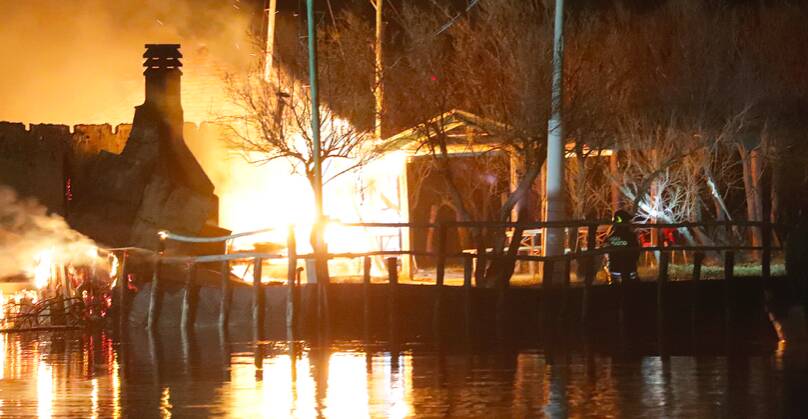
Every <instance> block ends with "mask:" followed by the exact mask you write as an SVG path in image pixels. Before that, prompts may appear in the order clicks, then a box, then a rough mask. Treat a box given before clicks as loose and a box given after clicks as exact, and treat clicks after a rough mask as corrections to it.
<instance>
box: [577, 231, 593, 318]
mask: <svg viewBox="0 0 808 419" xmlns="http://www.w3.org/2000/svg"><path fill="white" fill-rule="evenodd" d="M597 234H598V225H597V224H590V225H589V226H587V228H586V251H587V252H592V251H594V250H595V247H597ZM579 260H580V259H579ZM596 260H597V258H596V257H595V255H590V256H587V257H586V259H585V260H584V261H583V262H584V263H585V264H586V276H585V277H584V289H583V291H582V292H581V321H582V322H583V323H587V322H588V321H589V298H590V295H589V293H590V289H589V288H590V287H591V286H592V283H593V282H595V275H597V267H596V266H595V262H596Z"/></svg>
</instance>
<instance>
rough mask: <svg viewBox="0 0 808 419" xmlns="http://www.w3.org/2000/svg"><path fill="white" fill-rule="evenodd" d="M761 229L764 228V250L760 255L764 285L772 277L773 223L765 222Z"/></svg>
mask: <svg viewBox="0 0 808 419" xmlns="http://www.w3.org/2000/svg"><path fill="white" fill-rule="evenodd" d="M761 229H762V230H763V231H762V233H763V234H762V236H763V240H762V241H763V243H762V245H763V251H762V252H761V255H760V268H761V278H762V279H763V282H764V286H766V285H768V281H769V280H770V279H771V277H772V225H771V223H769V222H765V223H763V225H762V226H761Z"/></svg>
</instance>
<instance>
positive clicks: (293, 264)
mask: <svg viewBox="0 0 808 419" xmlns="http://www.w3.org/2000/svg"><path fill="white" fill-rule="evenodd" d="M343 225H344V226H348V227H355V228H365V229H373V228H405V229H436V231H437V237H438V240H437V242H438V244H437V249H436V251H434V252H416V251H413V250H412V249H402V250H392V251H385V250H379V251H369V252H361V253H329V254H327V255H326V257H327V258H328V259H336V258H361V259H362V260H363V264H362V266H363V272H362V286H363V293H362V295H363V301H364V303H363V314H364V318H365V326H366V327H367V324H368V319H369V317H370V302H369V299H370V293H369V289H370V286H371V258H372V257H376V256H383V257H386V259H385V261H386V263H385V266H386V268H387V279H388V280H387V286H388V288H389V292H388V296H389V301H388V305H389V307H390V310H389V313H390V319H389V324H390V328H391V330H394V329H395V328H396V325H397V323H398V320H397V318H396V317H397V313H398V309H397V305H398V294H399V292H398V287H399V281H398V277H399V270H398V258H400V257H413V256H429V257H433V258H435V260H436V267H435V282H434V290H435V291H434V296H435V297H434V305H433V314H434V316H433V318H434V322H435V327H436V330H437V329H439V327H440V324H439V323H440V319H441V318H442V312H443V309H444V307H443V304H444V301H443V300H444V298H443V294H444V291H443V289H444V287H445V286H446V284H445V275H446V265H447V260H448V259H452V258H454V259H462V261H463V263H462V266H463V282H462V287H463V304H464V308H463V312H464V314H465V317H466V319H465V320H466V321H465V324H466V326H465V328H466V330H467V331H470V328H471V321H470V318H471V313H472V310H473V307H472V288H474V285H473V281H472V279H473V278H476V279H477V281H475V282H477V283H479V280H480V278H481V272H480V271H481V269H479V268H478V269H476V270H475V266H477V267H485V266H486V265H487V262H490V261H493V260H497V259H507V260H509V261H510V262H514V263H515V262H517V261H527V262H540V263H542V264H543V272H544V275H543V277H544V278H545V279H551V278H552V279H551V280H542V283H541V288H542V289H545V290H553V291H559V292H561V293H562V295H563V294H564V293H565V292H566V289H567V288H568V287H569V286H570V276H571V275H570V272H571V264H572V261H577V262H578V263H579V264H582V266H583V267H584V269H583V271H584V279H583V281H582V287H583V292H582V294H581V295H582V296H581V299H582V300H581V319H582V320H583V321H584V322H586V321H587V320H588V319H589V317H590V304H589V300H590V288H591V287H592V286H593V285H594V280H595V276H596V273H597V270H598V268H597V266H596V260H597V256H600V255H603V254H605V253H609V252H615V251H622V250H627V249H622V250H621V249H620V248H609V247H604V246H600V247H599V246H598V243H597V233H598V228H599V227H601V226H609V225H611V223H610V222H608V221H591V220H581V221H565V222H542V223H527V224H516V223H500V222H447V223H439V224H413V223H355V224H343ZM632 226H633V227H635V228H637V229H656V230H657V231H660V230H661V229H676V230H678V231H691V232H692V231H694V230H695V229H706V228H717V229H724V230H725V231H726V232H730V231H732V230H736V231H737V229H739V228H759V229H761V232H762V244H761V245H760V246H748V245H745V244H743V243H740V244H732V243H729V244H710V245H692V244H688V245H672V246H659V245H657V246H650V247H641V248H639V249H634V250H640V251H641V252H657V254H658V255H659V256H658V257H659V265H658V266H659V269H658V276H657V278H656V283H657V294H656V298H657V315H658V318H659V319H661V317H662V313H663V307H664V304H665V300H666V292H665V290H666V284H667V283H668V282H669V279H670V278H669V266H670V256H671V253H672V252H675V251H692V252H695V254H694V258H693V270H692V278H691V279H692V281H693V283H694V284H698V283H699V281H701V280H702V265H703V261H704V259H705V254H707V253H708V252H715V253H717V254H720V255H721V257H722V258H723V265H724V278H723V281H724V283H725V284H726V286H725V290H726V293H725V296H726V298H730V295H731V293H730V289H731V287H732V283H733V280H734V279H735V276H734V267H735V260H736V257H735V256H736V253H737V252H741V251H754V252H759V254H760V261H761V275H762V279H763V280H764V281H767V280H769V279H770V278H771V257H772V251H775V250H782V247H775V246H773V245H772V243H773V240H772V237H773V230H774V229H775V228H778V229H781V230H782V229H785V228H786V226H782V225H776V224H771V223H766V222H747V221H732V222H711V223H677V224H633V225H632ZM449 228H466V229H477V230H478V231H483V230H484V229H490V230H494V231H498V232H501V233H502V234H504V232H505V231H506V230H508V229H513V230H514V234H513V236H514V237H519V236H521V232H522V231H524V230H527V229H550V228H558V229H574V230H575V231H576V232H578V231H580V230H581V229H585V231H586V235H585V237H586V245H585V247H584V246H580V247H579V246H576V250H575V251H571V252H567V253H565V254H562V255H549V256H540V255H531V254H518V253H514V252H513V251H507V250H504V249H503V251H496V250H495V251H487V250H486V248H485V247H484V246H483V245H482V244H479V245H478V248H477V251H476V252H460V253H454V254H450V253H449V252H447V250H446V248H447V246H446V243H447V230H448V229H449ZM265 231H268V230H260V231H256V232H249V233H241V234H235V235H231V236H224V237H212V238H211V237H188V236H182V235H178V234H173V233H168V232H161V233H160V237H161V239H162V240H161V242H160V243H161V245H160V248H159V249H158V251H157V252H156V253H154V254H153V256H152V261H153V264H154V265H153V276H152V279H151V284H152V292H151V296H150V303H149V310H148V321H147V328H149V329H150V330H154V328H155V326H156V324H157V319H158V315H159V313H158V299H159V295H160V293H161V288H162V287H161V281H162V280H163V278H162V274H161V267H162V266H163V265H165V264H187V265H188V267H189V269H188V270H187V272H188V274H187V278H186V279H185V281H184V297H183V305H182V317H181V324H182V329H183V330H189V329H190V328H192V327H193V324H194V318H193V312H194V311H195V310H194V307H193V306H192V301H191V290H192V288H193V287H194V286H196V275H197V269H196V266H197V264H200V263H206V264H210V263H212V262H218V263H219V264H220V265H219V270H220V273H221V302H220V308H219V312H220V315H219V325H220V327H222V328H226V326H227V324H228V316H229V313H230V300H231V293H232V290H231V280H230V263H231V262H232V261H236V260H241V261H243V260H252V263H253V281H252V282H253V283H252V286H253V288H254V294H253V295H254V297H253V302H252V317H253V330H254V335H255V337H256V339H261V334H262V332H261V330H262V329H263V322H264V319H263V313H264V304H265V302H264V299H263V295H264V294H263V290H262V287H263V286H264V285H263V284H262V282H261V273H262V270H261V266H262V263H263V261H265V260H270V259H287V261H288V264H287V266H288V269H287V278H286V284H285V285H286V287H287V299H286V301H287V302H286V304H287V306H286V327H287V330H288V332H289V333H290V334H294V330H295V327H296V318H295V317H296V315H297V314H296V313H298V309H297V307H296V305H297V304H298V302H297V298H296V297H295V295H296V288H297V287H298V286H299V275H300V272H299V269H298V262H299V261H301V260H302V261H305V260H311V259H314V258H315V256H314V255H313V254H297V246H296V243H297V241H296V237H295V230H294V228H293V227H289V229H288V231H287V249H288V252H287V254H286V255H281V254H271V253H262V252H238V253H229V254H222V255H205V256H168V255H165V254H164V251H163V250H164V242H165V241H167V240H174V241H179V242H196V243H201V242H204V243H212V242H227V241H229V240H232V239H234V238H238V237H244V236H248V235H253V234H258V233H261V232H265ZM576 237H577V234H576ZM113 250H115V251H116V252H118V253H119V254H120V258H121V263H120V267H119V268H120V270H121V272H120V276H119V278H122V280H120V281H118V284H119V286H118V293H119V294H118V298H119V301H121V302H122V306H121V309H120V310H119V312H120V313H121V315H120V325H121V327H124V323H125V321H126V320H125V317H126V312H127V310H126V307H125V306H124V305H123V304H124V303H125V302H126V301H127V293H128V292H129V291H128V286H127V281H126V278H127V258H128V256H129V255H130V254H131V252H134V251H136V252H142V251H143V250H142V249H132V248H126V249H113ZM510 250H512V249H510ZM475 262H476V263H475ZM559 265H560V266H561V267H562V268H561V269H557V267H558V266H559ZM558 273H560V274H561V275H560V276H561V277H560V278H558ZM510 279H511V278H510V277H508V278H506V280H505V281H500V283H498V284H496V285H495V286H496V288H497V289H498V291H499V294H498V295H499V297H498V299H497V308H496V312H497V317H498V318H500V317H504V312H505V307H506V304H507V301H506V295H505V294H506V290H507V288H508V287H509V286H510ZM326 285H327V284H326V283H324V282H321V281H318V293H320V294H319V295H321V296H325V295H327V294H326V293H327V287H326ZM693 289H694V292H698V286H695V287H694V288H693ZM323 300H325V301H327V298H322V299H321V298H318V303H317V304H318V312H319V313H320V315H319V316H318V320H319V321H325V322H327V319H324V318H323V314H322V313H323V312H325V311H327V309H322V308H321V305H322V304H324V303H323V302H322V301H323ZM727 307H729V304H727ZM562 314H563V313H562ZM499 321H502V319H499Z"/></svg>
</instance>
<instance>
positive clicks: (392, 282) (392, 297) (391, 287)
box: [386, 257, 398, 337]
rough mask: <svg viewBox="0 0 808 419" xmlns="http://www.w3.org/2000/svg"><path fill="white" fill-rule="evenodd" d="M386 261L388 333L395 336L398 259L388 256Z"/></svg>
mask: <svg viewBox="0 0 808 419" xmlns="http://www.w3.org/2000/svg"><path fill="white" fill-rule="evenodd" d="M386 262H387V280H388V282H387V287H388V288H387V289H388V298H389V306H390V313H389V314H390V322H389V324H388V326H389V328H390V335H391V336H392V337H395V336H397V333H398V259H396V258H394V257H389V258H387V259H386Z"/></svg>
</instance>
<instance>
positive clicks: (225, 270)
mask: <svg viewBox="0 0 808 419" xmlns="http://www.w3.org/2000/svg"><path fill="white" fill-rule="evenodd" d="M220 274H221V278H222V299H221V300H220V302H219V328H220V329H221V330H222V331H223V332H225V333H226V332H227V324H228V323H229V321H230V297H231V289H230V263H228V261H226V260H223V261H222V266H221V269H220Z"/></svg>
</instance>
